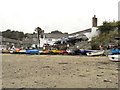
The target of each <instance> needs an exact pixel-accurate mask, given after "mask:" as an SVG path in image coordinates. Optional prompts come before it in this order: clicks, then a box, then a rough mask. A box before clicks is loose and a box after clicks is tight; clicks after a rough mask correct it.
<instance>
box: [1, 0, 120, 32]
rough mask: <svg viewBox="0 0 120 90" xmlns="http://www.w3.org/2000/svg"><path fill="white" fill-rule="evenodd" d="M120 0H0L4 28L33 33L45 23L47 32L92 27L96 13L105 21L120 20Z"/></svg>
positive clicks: (100, 23) (43, 27) (100, 22)
mask: <svg viewBox="0 0 120 90" xmlns="http://www.w3.org/2000/svg"><path fill="white" fill-rule="evenodd" d="M119 1H120V0H0V30H1V31H5V30H7V29H11V30H17V31H22V32H24V33H33V32H34V30H35V28H36V27H41V28H42V29H43V30H44V31H45V33H48V32H51V31H54V30H59V31H62V32H63V33H64V32H68V33H73V32H77V31H82V30H85V29H88V28H91V27H92V17H93V16H94V15H96V17H97V18H98V26H99V25H102V23H103V21H105V20H106V21H113V20H115V21H117V20H118V2H119Z"/></svg>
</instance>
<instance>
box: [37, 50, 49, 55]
mask: <svg viewBox="0 0 120 90" xmlns="http://www.w3.org/2000/svg"><path fill="white" fill-rule="evenodd" d="M39 53H40V54H50V51H49V50H41V51H39Z"/></svg>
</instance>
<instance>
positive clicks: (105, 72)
mask: <svg viewBox="0 0 120 90" xmlns="http://www.w3.org/2000/svg"><path fill="white" fill-rule="evenodd" d="M2 70H3V71H2V84H3V88H118V63H117V62H111V61H109V60H108V58H107V57H106V56H104V57H99V56H98V57H87V56H62V55H17V54H3V55H2Z"/></svg>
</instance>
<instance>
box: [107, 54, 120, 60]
mask: <svg viewBox="0 0 120 90" xmlns="http://www.w3.org/2000/svg"><path fill="white" fill-rule="evenodd" d="M108 58H109V60H110V61H120V55H108Z"/></svg>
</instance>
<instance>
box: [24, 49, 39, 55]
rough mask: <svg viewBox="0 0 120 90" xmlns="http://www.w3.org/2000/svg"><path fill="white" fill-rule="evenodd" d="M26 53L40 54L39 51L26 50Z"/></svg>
mask: <svg viewBox="0 0 120 90" xmlns="http://www.w3.org/2000/svg"><path fill="white" fill-rule="evenodd" d="M25 53H26V54H38V53H39V49H34V50H26V52H25Z"/></svg>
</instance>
